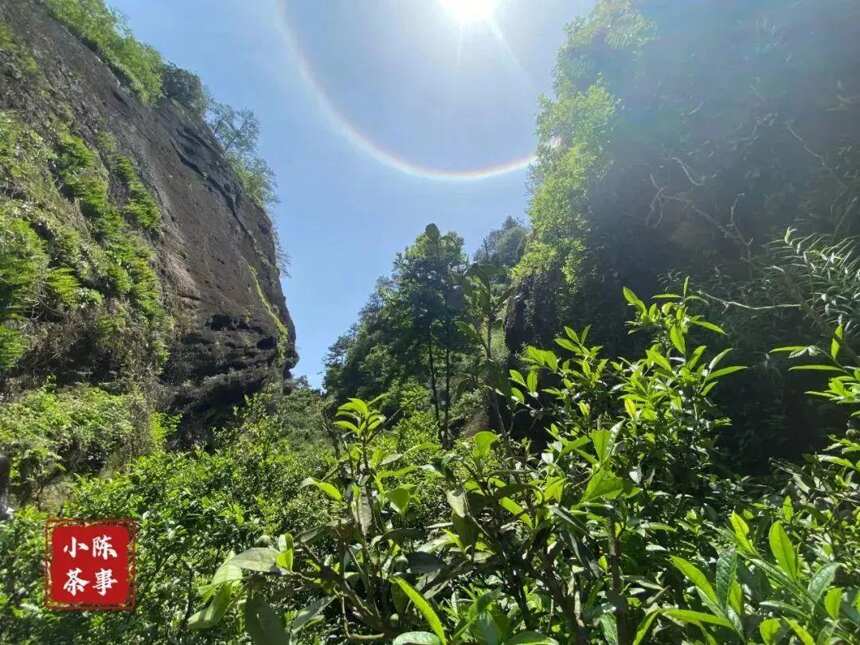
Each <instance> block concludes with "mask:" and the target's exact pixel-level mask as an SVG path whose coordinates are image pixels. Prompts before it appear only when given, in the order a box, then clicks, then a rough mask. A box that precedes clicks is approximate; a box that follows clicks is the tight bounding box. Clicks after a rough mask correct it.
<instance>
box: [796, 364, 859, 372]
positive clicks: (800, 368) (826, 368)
mask: <svg viewBox="0 0 860 645" xmlns="http://www.w3.org/2000/svg"><path fill="white" fill-rule="evenodd" d="M788 371H789V372H844V371H845V370H843V369H842V368H841V367H836V366H835V365H795V366H794V367H789V368H788Z"/></svg>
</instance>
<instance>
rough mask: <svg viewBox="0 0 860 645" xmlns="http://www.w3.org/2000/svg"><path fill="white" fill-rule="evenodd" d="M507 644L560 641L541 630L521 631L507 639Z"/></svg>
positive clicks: (554, 644) (535, 644)
mask: <svg viewBox="0 0 860 645" xmlns="http://www.w3.org/2000/svg"><path fill="white" fill-rule="evenodd" d="M505 645H558V641H557V640H555V639H554V638H550V637H549V636H544V635H543V634H541V633H539V632H520V633H519V634H515V635H514V636H512V637H511V638H509V639H508V640H506V641H505Z"/></svg>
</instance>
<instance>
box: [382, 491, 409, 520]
mask: <svg viewBox="0 0 860 645" xmlns="http://www.w3.org/2000/svg"><path fill="white" fill-rule="evenodd" d="M385 496H386V497H387V498H388V501H389V502H391V505H392V506H393V507H394V508H395V509H396V510H397V512H398V513H399V514H400V515H406V510H407V509H408V508H409V501H410V500H411V499H412V492H411V491H410V490H409V488H407V487H406V486H398V487H397V488H395V489H394V490H389V491H386V493H385Z"/></svg>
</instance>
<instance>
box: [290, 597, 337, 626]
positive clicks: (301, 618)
mask: <svg viewBox="0 0 860 645" xmlns="http://www.w3.org/2000/svg"><path fill="white" fill-rule="evenodd" d="M333 601H334V597H333V596H332V597H328V598H320V599H318V600H315V601H313V602H312V603H311V604H309V605H308V606H307V607H304V608H303V609H301V610H300V611H299V613H298V614H296V617H295V618H293V622H292V623H290V631H291V632H293V633H294V634H296V633H298V632H299V630H301V629H302V628H303V627H305V626H306V625H309V624H310V623H311V622H313V620H314V619H315V618H316V617H317V616H319V615H320V614H321V613H322V611H323V610H324V609H325V608H326V607H328V606H329V605H330V604H331V603H332V602H333Z"/></svg>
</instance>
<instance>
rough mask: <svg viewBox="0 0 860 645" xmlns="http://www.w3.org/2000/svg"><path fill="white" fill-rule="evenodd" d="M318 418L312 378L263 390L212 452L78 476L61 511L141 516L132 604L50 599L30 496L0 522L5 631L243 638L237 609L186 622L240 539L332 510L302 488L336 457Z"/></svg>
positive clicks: (29, 636) (30, 639) (41, 639)
mask: <svg viewBox="0 0 860 645" xmlns="http://www.w3.org/2000/svg"><path fill="white" fill-rule="evenodd" d="M314 410H317V411H319V413H318V414H317V413H315V412H314ZM320 419H321V406H320V404H319V400H318V397H316V396H315V395H313V394H312V393H311V392H309V391H307V390H298V391H296V392H294V393H293V394H291V395H288V396H286V397H281V396H275V395H272V394H262V395H259V396H257V397H254V398H253V399H252V400H251V401H250V402H249V404H248V406H247V409H246V410H245V411H243V412H242V413H241V414H240V415H239V418H238V419H237V422H236V427H235V428H234V432H233V433H232V434H230V435H229V436H230V437H232V440H231V441H229V442H227V444H228V445H225V446H224V447H221V448H219V449H217V450H215V451H213V452H211V453H207V452H204V451H195V452H191V453H177V452H166V451H160V452H155V453H154V454H151V455H149V456H146V457H143V458H140V459H138V460H136V461H134V462H132V463H130V464H129V465H128V467H127V468H125V469H124V470H123V471H122V472H119V473H116V474H114V476H113V477H111V478H104V477H91V478H83V479H81V480H79V481H78V482H77V483H75V485H74V486H73V487H72V489H71V491H70V499H69V500H68V501H67V502H66V503H65V504H64V505H63V507H62V509H60V511H59V512H60V514H62V515H63V516H67V517H80V518H105V517H130V518H133V519H135V520H136V521H137V522H138V528H139V530H138V533H137V546H136V572H137V575H136V580H137V595H136V601H137V606H136V610H135V612H133V613H125V612H107V613H99V612H84V613H76V612H51V611H48V610H45V609H44V608H43V603H42V594H43V588H42V580H41V575H42V574H41V568H40V562H41V558H42V553H43V548H44V523H43V521H44V517H43V516H42V515H40V514H39V513H37V512H36V511H35V510H34V509H33V508H32V507H25V508H23V509H20V510H19V511H17V512H16V513H15V516H14V517H13V519H12V520H11V521H9V522H6V523H0V640H2V641H3V642H15V643H22V644H23V643H34V644H35V643H47V642H66V641H68V640H69V639H74V638H77V637H80V638H83V639H85V640H87V641H96V640H99V639H100V640H103V641H105V642H117V643H118V642H137V641H140V640H147V641H152V642H159V643H160V642H177V641H182V642H201V643H208V642H212V641H213V639H216V640H220V641H222V642H223V641H228V642H233V641H235V640H236V639H237V637H238V635H239V634H240V633H241V629H242V627H241V621H240V620H238V619H233V618H228V619H227V620H226V621H224V623H223V624H222V625H221V626H220V628H219V629H218V630H216V631H214V632H207V633H203V634H199V635H196V634H193V633H192V634H189V633H188V632H187V625H188V621H189V619H190V617H191V615H192V614H193V608H194V605H195V604H196V602H197V598H198V594H197V589H198V587H199V586H200V585H202V584H203V583H204V582H205V580H204V578H203V572H207V571H210V570H212V569H213V568H215V567H217V566H218V565H219V564H221V562H223V560H224V559H225V558H226V557H229V556H230V553H231V549H233V548H236V545H239V548H245V547H251V546H253V545H254V544H255V543H260V544H263V543H267V542H268V541H269V538H267V537H265V536H270V535H277V534H279V533H282V532H284V531H291V532H295V533H298V532H300V531H301V530H302V528H303V527H307V526H311V525H313V524H314V523H315V522H318V521H325V517H326V511H327V505H326V503H325V502H324V500H323V499H322V497H321V495H320V494H319V493H317V492H316V491H314V490H310V489H307V488H304V489H303V488H301V482H302V480H303V479H304V478H305V477H307V476H309V475H314V476H318V477H322V476H324V474H325V470H326V468H327V465H328V463H329V462H328V459H329V457H328V455H329V451H328V450H327V449H326V448H325V446H324V445H323V444H322V443H321V442H322V441H323V439H322V436H321V435H320V434H319V433H320V427H319V423H318V422H319V420H320ZM155 423H156V424H163V423H164V421H163V420H162V419H160V418H159V419H158V420H157V421H155ZM163 431H164V428H162V429H161V430H159V431H157V434H161V433H162V432H163ZM168 431H169V426H168ZM223 436H224V437H225V438H226V437H228V435H223ZM264 491H265V493H264ZM282 591H283V590H282Z"/></svg>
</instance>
